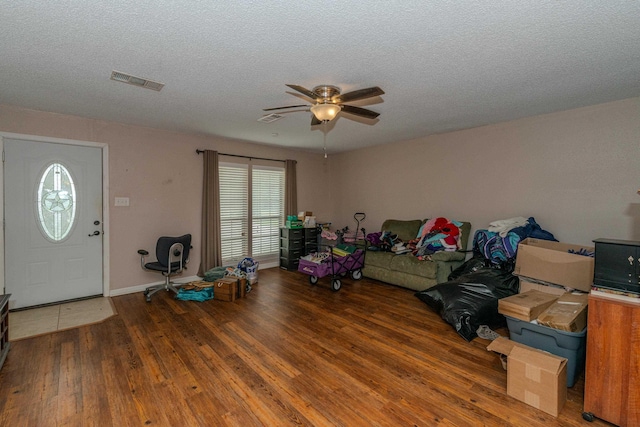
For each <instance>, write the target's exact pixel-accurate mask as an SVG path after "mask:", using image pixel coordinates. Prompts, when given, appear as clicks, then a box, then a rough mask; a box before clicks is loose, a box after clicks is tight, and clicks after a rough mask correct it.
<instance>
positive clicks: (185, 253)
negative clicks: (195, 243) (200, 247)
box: [156, 234, 191, 267]
mask: <svg viewBox="0 0 640 427" xmlns="http://www.w3.org/2000/svg"><path fill="white" fill-rule="evenodd" d="M175 243H180V244H181V245H182V247H183V250H182V264H186V263H187V260H188V259H189V249H191V234H185V235H184V236H180V237H167V236H163V237H160V238H159V239H158V243H157V244H156V259H157V260H158V262H159V263H160V265H162V266H164V267H168V266H169V259H170V255H171V254H170V253H169V251H170V249H171V246H172V245H173V244H175ZM174 256H180V254H174Z"/></svg>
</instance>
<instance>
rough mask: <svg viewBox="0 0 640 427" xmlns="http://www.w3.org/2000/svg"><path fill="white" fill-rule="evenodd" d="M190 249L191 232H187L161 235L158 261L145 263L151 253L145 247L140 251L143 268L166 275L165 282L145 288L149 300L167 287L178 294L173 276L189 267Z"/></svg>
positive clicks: (157, 250) (157, 253)
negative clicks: (171, 235) (182, 234)
mask: <svg viewBox="0 0 640 427" xmlns="http://www.w3.org/2000/svg"><path fill="white" fill-rule="evenodd" d="M190 249H191V234H185V235H184V236H180V237H166V236H165V237H160V238H159V239H158V243H157V244H156V258H157V261H156V262H148V263H145V262H144V259H145V257H146V256H147V255H149V252H147V251H145V250H144V249H140V250H139V251H138V253H139V254H140V255H141V258H140V265H141V266H142V269H143V270H147V271H155V272H156V273H162V275H163V276H164V277H165V281H164V283H163V284H160V285H155V286H149V287H148V288H147V289H145V290H144V296H145V297H146V298H147V302H151V295H153V294H155V293H156V292H158V291H159V290H161V289H166V290H167V291H169V290H172V291H173V292H175V293H176V294H177V293H178V289H177V288H176V287H175V286H174V283H173V282H172V281H171V277H172V276H174V275H176V274H179V273H181V272H182V270H183V269H185V268H187V267H186V264H187V263H188V262H189V250H190Z"/></svg>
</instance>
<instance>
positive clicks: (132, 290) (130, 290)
mask: <svg viewBox="0 0 640 427" xmlns="http://www.w3.org/2000/svg"><path fill="white" fill-rule="evenodd" d="M196 280H202V277H199V276H189V277H180V278H179V279H178V280H173V282H174V283H187V282H193V281H196ZM163 283H164V280H161V281H159V282H153V283H147V284H146V285H136V286H131V287H128V288H122V289H111V291H110V293H109V296H111V297H117V296H118V295H127V294H135V293H136V292H144V290H145V289H147V288H148V287H149V286H156V285H162V284H163Z"/></svg>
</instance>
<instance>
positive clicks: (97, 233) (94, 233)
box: [89, 230, 100, 237]
mask: <svg viewBox="0 0 640 427" xmlns="http://www.w3.org/2000/svg"><path fill="white" fill-rule="evenodd" d="M99 235H100V232H99V231H98V230H96V231H94V232H93V234H89V237H91V236H99Z"/></svg>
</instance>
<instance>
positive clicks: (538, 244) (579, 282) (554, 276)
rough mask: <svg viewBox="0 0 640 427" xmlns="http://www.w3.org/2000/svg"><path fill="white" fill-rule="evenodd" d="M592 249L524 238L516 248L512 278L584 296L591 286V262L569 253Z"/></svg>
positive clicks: (587, 257)
mask: <svg viewBox="0 0 640 427" xmlns="http://www.w3.org/2000/svg"><path fill="white" fill-rule="evenodd" d="M570 250H571V251H576V252H577V251H580V250H587V251H594V248H593V247H589V246H580V245H572V244H569V243H560V242H552V241H549V240H540V239H532V238H527V239H524V240H523V241H521V242H520V243H519V244H518V254H517V256H516V267H515V269H514V274H517V275H518V276H526V277H532V278H534V279H538V280H542V281H544V282H549V283H553V284H556V285H560V286H566V287H569V288H571V289H578V290H581V291H584V292H589V291H590V290H591V285H593V267H594V258H592V257H589V256H583V255H576V254H573V253H569V251H570Z"/></svg>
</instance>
